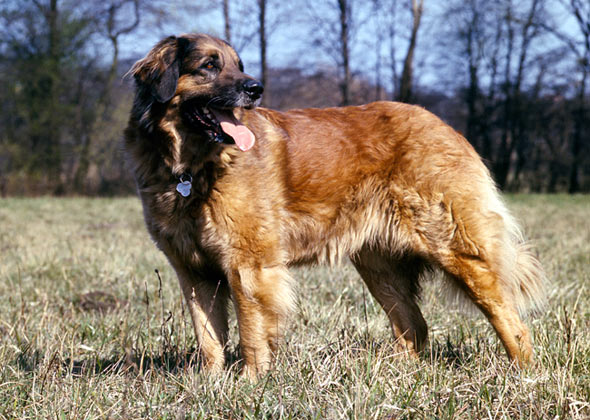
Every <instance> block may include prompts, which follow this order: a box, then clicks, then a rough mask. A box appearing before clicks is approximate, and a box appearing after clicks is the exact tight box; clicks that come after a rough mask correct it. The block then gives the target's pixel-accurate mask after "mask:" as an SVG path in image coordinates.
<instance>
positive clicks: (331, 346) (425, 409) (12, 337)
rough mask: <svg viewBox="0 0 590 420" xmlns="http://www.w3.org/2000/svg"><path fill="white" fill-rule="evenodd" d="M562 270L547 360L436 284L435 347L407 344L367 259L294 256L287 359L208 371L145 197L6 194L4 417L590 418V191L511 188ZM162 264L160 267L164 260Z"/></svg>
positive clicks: (0, 407)
mask: <svg viewBox="0 0 590 420" xmlns="http://www.w3.org/2000/svg"><path fill="white" fill-rule="evenodd" d="M508 203H509V206H510V208H511V209H512V210H513V211H514V213H515V214H516V215H517V217H518V218H519V219H520V220H521V221H522V222H523V225H524V227H525V231H526V233H527V236H528V237H529V238H531V239H532V241H533V242H534V243H535V244H536V246H537V250H538V252H539V254H540V258H541V260H542V262H543V264H544V266H545V268H546V270H547V273H548V276H549V278H550V280H551V286H550V289H549V290H548V305H547V307H546V309H545V310H544V311H543V312H542V313H541V314H540V315H538V316H536V317H534V318H531V319H528V321H527V322H528V324H529V326H530V327H531V329H532V332H533V334H534V341H535V343H534V346H535V352H536V364H535V366H533V367H531V368H530V369H527V370H525V371H518V370H516V369H513V368H511V367H510V365H509V363H508V361H507V359H506V357H505V354H504V351H503V349H502V347H501V345H500V343H499V341H498V339H497V338H496V336H495V334H494V332H493V331H492V329H491V327H490V326H489V324H488V323H487V321H485V320H484V319H483V317H482V316H481V315H479V314H475V315H465V314H463V313H462V312H461V311H459V310H458V309H456V308H453V307H452V306H449V305H447V304H445V303H444V302H443V301H442V300H441V299H440V298H439V296H440V294H441V293H440V290H439V288H438V284H437V282H436V281H434V282H431V283H428V284H427V285H426V287H425V290H424V294H423V303H422V308H423V312H424V316H425V318H426V320H427V321H428V324H429V328H430V335H429V346H428V348H427V350H426V352H425V353H424V354H423V356H422V358H421V359H420V360H407V359H405V358H403V357H400V356H396V355H395V354H394V352H393V350H392V346H391V342H392V339H391V334H390V329H389V326H388V324H387V322H386V319H385V315H384V313H382V311H381V309H380V308H379V307H378V306H377V304H376V303H375V302H374V301H373V300H372V298H371V297H370V295H369V294H368V292H366V289H365V288H364V285H363V284H362V282H361V280H360V279H359V277H358V275H357V274H356V273H355V271H354V269H352V268H351V267H350V266H348V265H345V266H343V267H342V268H338V269H334V270H329V269H326V268H314V269H304V270H297V271H296V272H295V275H296V277H297V279H298V280H299V301H298V310H297V312H296V313H295V314H294V316H293V318H292V319H291V321H290V323H289V329H288V333H287V335H286V337H285V339H284V340H283V342H282V344H281V350H280V353H279V355H278V360H277V363H276V366H275V368H274V369H273V371H272V372H271V373H270V374H269V375H267V376H266V377H264V378H262V380H260V382H258V383H250V382H248V381H247V380H245V379H243V378H241V377H240V376H239V367H238V362H237V359H238V353H237V349H236V346H237V332H236V325H235V320H234V321H233V323H232V337H231V342H230V346H231V347H230V349H231V351H232V355H233V358H234V360H236V363H235V364H234V365H233V367H232V368H231V369H228V370H227V371H226V372H225V373H224V374H222V375H218V376H207V375H204V374H202V373H200V372H199V368H198V363H197V361H196V360H195V357H196V354H195V346H196V344H195V340H194V337H193V332H192V326H191V324H190V319H189V316H188V313H187V312H186V311H185V308H183V302H182V299H181V295H180V290H179V287H178V286H177V281H176V278H175V276H174V273H173V272H172V270H171V268H170V267H169V266H168V264H167V262H166V260H165V258H164V257H163V255H161V254H160V253H159V251H157V250H156V249H155V246H154V245H153V244H152V242H151V241H150V239H149V238H148V235H147V233H146V231H145V229H144V226H143V220H142V215H141V209H140V204H139V201H138V199H136V198H125V199H83V198H72V199H54V198H39V199H4V200H1V201H0V418H1V419H15V418H19V419H95V418H97V419H98V418H100V419H119V418H120V419H136V418H137V419H139V418H166V419H184V418H187V419H193V418H198V419H211V418H219V419H245V418H250V419H259V418H269V419H282V418H284V419H340V418H346V419H349V418H350V419H383V420H385V419H389V420H393V419H404V418H408V419H414V418H415V419H430V418H436V419H450V418H457V419H504V418H506V419H554V418H564V419H589V418H590V290H589V289H590V281H589V280H590V196H574V197H569V196H514V197H509V198H508ZM156 269H157V270H158V272H159V276H160V277H161V282H160V279H159V278H158V275H157V273H156V272H155V270H156Z"/></svg>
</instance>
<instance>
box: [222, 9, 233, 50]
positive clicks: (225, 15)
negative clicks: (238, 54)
mask: <svg viewBox="0 0 590 420" xmlns="http://www.w3.org/2000/svg"><path fill="white" fill-rule="evenodd" d="M221 3H222V9H223V28H224V31H223V33H224V35H225V40H226V41H227V42H229V43H231V21H230V18H229V0H222V1H221Z"/></svg>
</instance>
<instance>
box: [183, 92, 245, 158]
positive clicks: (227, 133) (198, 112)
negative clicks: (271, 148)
mask: <svg viewBox="0 0 590 420" xmlns="http://www.w3.org/2000/svg"><path fill="white" fill-rule="evenodd" d="M183 116H184V119H185V121H186V122H187V123H188V124H189V125H190V126H191V127H193V128H195V129H197V130H199V131H203V132H205V133H206V134H207V136H208V137H209V139H210V140H211V141H213V142H216V143H225V144H233V143H235V144H236V145H237V146H238V147H239V148H240V150H242V151H246V150H248V149H250V148H252V146H254V142H255V140H256V138H255V136H254V133H252V131H250V129H249V128H248V127H246V126H245V125H244V124H242V123H241V122H240V121H238V120H237V119H236V117H234V115H233V112H232V110H231V109H218V108H211V107H207V106H202V105H199V104H196V103H189V104H187V105H186V106H185V107H184V110H183Z"/></svg>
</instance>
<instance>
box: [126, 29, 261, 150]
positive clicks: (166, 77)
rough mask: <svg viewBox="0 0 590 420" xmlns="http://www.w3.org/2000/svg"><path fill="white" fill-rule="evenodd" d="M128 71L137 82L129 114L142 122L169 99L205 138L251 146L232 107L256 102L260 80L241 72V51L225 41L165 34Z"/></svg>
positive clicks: (259, 96) (251, 142) (247, 135)
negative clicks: (132, 105)
mask: <svg viewBox="0 0 590 420" xmlns="http://www.w3.org/2000/svg"><path fill="white" fill-rule="evenodd" d="M131 74H133V76H134V77H135V80H136V84H137V96H136V101H135V105H134V111H133V114H134V116H135V117H136V118H137V119H138V120H139V121H140V126H142V121H146V126H147V127H144V128H148V129H149V121H151V119H152V118H151V117H152V116H151V115H150V112H152V111H153V108H158V106H157V104H169V105H170V104H171V105H172V106H175V107H177V108H178V113H179V115H180V116H181V120H182V123H183V124H184V125H185V126H186V127H188V128H189V129H191V130H192V131H195V132H198V133H202V134H203V135H204V136H206V137H207V138H208V139H209V140H212V141H215V142H219V143H234V142H235V143H236V144H238V146H239V147H240V148H242V149H247V148H249V147H251V146H252V144H253V135H252V134H251V133H249V132H246V131H245V130H244V129H245V127H243V126H241V125H240V124H239V122H238V121H237V120H236V119H235V117H234V115H233V110H234V109H235V108H238V107H242V108H254V107H256V106H257V105H258V104H259V103H260V100H261V97H262V92H263V86H262V83H260V82H259V81H257V80H256V79H254V78H252V77H251V76H249V75H247V74H245V73H244V68H243V65H242V61H241V60H240V57H239V56H238V54H237V53H236V52H235V50H234V49H233V48H232V47H231V46H230V45H229V44H227V43H226V42H224V41H222V40H220V39H217V38H214V37H211V36H208V35H203V34H188V35H183V36H180V37H174V36H171V37H168V38H166V39H164V40H162V41H160V42H159V43H158V44H157V45H156V46H155V47H154V48H153V49H152V50H151V51H150V52H149V53H148V55H147V56H146V57H145V58H143V59H141V60H139V61H138V62H137V63H135V65H134V66H133V68H132V69H131ZM154 105H156V106H155V107H154ZM251 136H252V138H251V139H250V137H251Z"/></svg>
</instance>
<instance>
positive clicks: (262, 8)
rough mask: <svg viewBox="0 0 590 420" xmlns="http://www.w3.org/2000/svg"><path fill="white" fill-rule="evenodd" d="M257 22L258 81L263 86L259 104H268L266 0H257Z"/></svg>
mask: <svg viewBox="0 0 590 420" xmlns="http://www.w3.org/2000/svg"><path fill="white" fill-rule="evenodd" d="M258 23H259V32H258V33H259V35H260V81H261V82H262V85H263V86H264V95H262V101H261V105H263V106H268V104H269V103H270V96H269V86H268V84H269V83H268V66H267V59H266V49H267V46H268V45H267V40H266V0H258Z"/></svg>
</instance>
